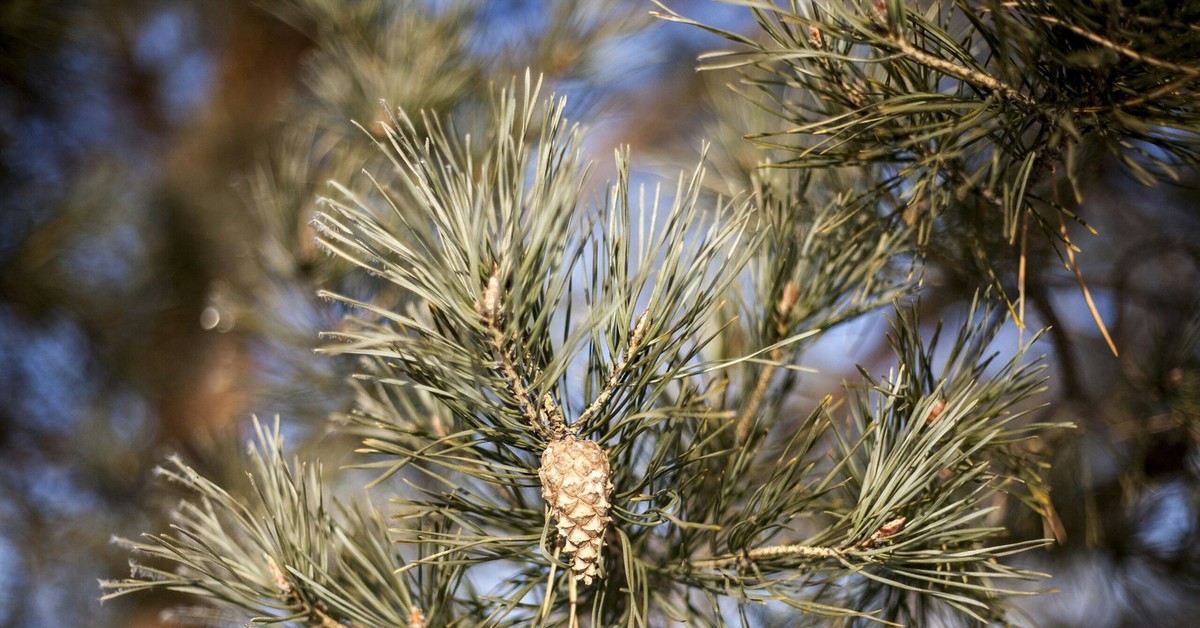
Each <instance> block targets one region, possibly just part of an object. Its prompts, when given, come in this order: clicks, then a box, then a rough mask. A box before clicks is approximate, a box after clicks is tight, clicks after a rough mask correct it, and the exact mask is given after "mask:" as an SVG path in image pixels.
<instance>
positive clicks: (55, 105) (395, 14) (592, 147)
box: [0, 0, 1200, 627]
mask: <svg viewBox="0 0 1200 628" xmlns="http://www.w3.org/2000/svg"><path fill="white" fill-rule="evenodd" d="M670 5H671V7H672V8H674V9H676V10H678V11H679V12H681V13H684V14H686V15H689V16H690V17H694V18H696V19H698V20H699V21H701V22H705V23H710V24H718V25H720V26H722V27H724V28H732V29H736V30H740V31H742V32H746V33H753V32H754V24H753V22H752V20H750V19H749V16H748V15H747V14H746V13H745V11H744V9H740V8H738V7H730V6H727V5H722V4H717V3H712V2H707V1H701V0H690V1H685V0H675V1H673V2H671V3H670ZM652 8H653V7H652V6H650V5H649V4H648V3H645V2H638V1H634V0H627V1H613V2H586V1H582V0H581V1H579V2H566V1H564V2H541V1H537V0H527V1H521V0H507V1H492V2H477V3H470V2H431V1H425V0H420V1H418V0H402V1H389V2H383V1H378V2H376V1H371V0H359V1H351V0H347V1H336V0H111V1H107V2H94V1H91V2H89V1H87V0H74V1H71V0H7V1H6V2H4V3H3V5H2V6H0V190H3V193H2V194H0V625H4V626H31V627H33V626H131V625H144V626H151V625H160V624H159V623H158V622H159V620H158V617H159V614H158V612H159V610H160V609H161V608H163V607H164V606H166V605H170V604H174V603H177V602H178V601H179V600H169V599H158V598H148V597H144V596H143V597H138V596H133V597H128V598H123V599H120V600H117V601H113V602H108V603H106V604H104V605H101V604H100V603H99V601H98V598H99V596H100V591H99V589H98V587H97V585H96V582H97V580H98V579H106V578H115V577H121V576H123V575H125V573H127V569H128V568H127V566H126V564H125V563H126V560H127V556H126V554H125V552H124V551H123V550H120V549H119V548H116V547H115V546H113V545H111V544H110V543H109V539H110V537H112V536H113V535H120V536H127V537H133V536H136V535H137V534H138V533H140V532H142V531H148V530H158V529H162V528H163V527H165V525H166V519H165V516H166V512H167V511H168V509H169V508H170V506H171V505H172V504H173V503H174V501H175V500H176V499H177V498H178V495H177V494H173V493H172V492H171V490H170V489H169V487H164V486H163V485H162V484H161V483H159V482H156V481H155V479H154V476H153V473H152V470H153V468H154V466H155V465H156V464H158V463H159V462H161V461H162V460H163V458H164V457H165V456H166V455H168V454H171V453H176V452H178V453H181V454H182V455H184V456H185V458H187V459H188V460H189V461H191V462H192V463H193V464H194V465H195V466H196V467H197V468H199V469H201V470H203V471H204V472H205V473H207V474H209V475H210V476H212V477H214V478H216V479H218V480H221V479H222V478H224V481H227V482H228V483H229V484H230V485H235V484H237V483H238V482H239V481H240V480H238V479H237V478H239V477H240V473H241V454H242V452H243V451H244V441H245V435H246V434H245V432H244V429H245V426H246V422H247V419H248V417H249V416H250V415H251V414H258V415H259V416H272V415H274V414H277V413H278V414H280V415H281V416H283V417H284V419H285V421H286V424H287V425H288V429H289V430H290V431H291V432H294V433H295V434H296V435H298V436H299V437H300V438H298V439H295V440H294V441H293V442H302V443H304V444H303V447H305V448H310V449H313V450H319V451H320V452H321V456H322V458H323V459H324V460H325V461H326V462H325V466H326V468H327V469H333V468H335V467H336V466H338V465H339V464H341V463H344V462H345V461H346V459H347V456H346V454H347V452H348V450H349V449H350V448H351V447H352V446H353V444H354V443H353V442H349V441H348V439H345V438H339V436H338V434H337V433H336V431H335V430H331V429H329V428H328V427H327V425H328V424H327V423H326V418H327V417H329V416H330V415H333V414H336V413H337V412H339V411H340V410H343V409H344V408H345V407H346V406H347V404H348V403H349V402H350V400H351V396H352V391H351V390H350V388H349V387H348V386H344V385H342V383H343V382H344V381H345V378H346V377H347V375H348V374H349V373H350V372H351V370H352V367H353V364H351V363H347V362H345V361H339V360H338V359H334V358H329V357H325V356H318V355H315V354H314V352H313V349H314V347H316V346H317V345H318V344H319V340H318V338H317V334H318V332H319V331H321V330H324V329H332V328H335V327H336V326H337V324H338V320H339V318H340V316H341V314H342V313H341V312H339V311H337V310H336V309H335V308H334V307H333V306H332V305H331V304H328V303H325V302H322V301H320V300H319V299H317V298H316V296H315V292H316V290H317V289H318V288H336V289H338V290H339V291H341V292H343V293H347V294H354V293H355V291H356V290H361V291H369V290H375V289H376V287H374V286H371V285H364V283H369V282H370V280H369V279H366V278H362V277H357V276H355V275H353V274H351V273H349V272H348V269H346V268H343V267H340V266H339V265H338V264H337V262H336V261H334V260H329V259H327V258H324V257H323V256H322V255H321V254H320V253H319V252H318V251H317V250H316V249H315V247H314V245H313V243H312V241H311V233H310V227H309V224H308V223H309V217H310V216H311V212H312V211H313V210H314V209H315V208H316V206H317V197H318V196H319V195H321V194H327V193H329V188H328V187H327V184H326V182H327V181H328V180H330V179H333V180H338V181H341V182H345V183H347V184H348V185H351V187H353V185H355V184H354V183H353V181H354V180H355V177H354V175H355V173H356V172H358V171H359V170H360V169H361V168H363V167H365V166H369V165H370V163H371V161H372V160H374V159H377V158H378V157H377V156H376V154H375V152H374V150H373V148H372V147H371V146H370V144H369V142H368V141H366V139H367V138H366V136H365V134H364V132H363V131H362V130H360V129H359V128H357V127H356V126H355V125H354V124H353V123H352V121H356V122H357V123H359V124H361V125H362V126H363V127H368V128H370V127H371V126H372V125H374V124H375V123H376V122H377V121H379V120H381V119H382V118H383V116H384V115H385V112H386V110H385V109H384V108H383V107H382V106H381V105H380V104H379V100H380V99H385V100H386V101H387V102H388V103H389V105H391V106H392V107H400V108H403V109H405V110H406V111H417V110H420V109H429V110H432V111H439V112H448V113H453V114H455V115H456V116H460V117H461V119H463V120H466V121H468V122H464V124H466V125H468V126H469V120H470V119H471V115H470V112H472V111H477V110H481V109H485V108H486V102H487V100H488V97H489V94H490V92H491V90H492V89H493V88H492V85H494V84H495V85H506V84H508V82H509V81H510V80H511V78H512V77H513V76H515V75H520V74H523V73H524V69H525V68H526V67H529V68H532V69H533V71H534V72H535V73H539V72H540V73H543V74H544V75H545V77H546V82H547V89H546V91H547V92H549V91H556V92H557V93H558V94H560V95H566V96H567V97H568V98H569V102H570V112H569V113H570V115H571V116H572V117H573V118H574V119H577V120H579V121H581V122H582V123H583V124H584V125H586V126H587V127H588V128H589V134H588V136H587V139H586V143H585V149H586V150H587V151H588V153H589V155H590V156H591V157H592V158H593V159H594V160H595V161H596V163H597V167H596V169H595V171H594V172H593V176H592V179H591V185H592V187H593V189H595V190H597V194H598V195H602V187H601V186H602V185H603V182H604V180H605V178H606V175H607V174H608V172H609V169H610V165H609V164H610V163H611V155H612V149H613V147H615V146H616V145H618V144H630V145H632V148H633V155H634V157H635V159H636V161H637V162H638V163H641V164H643V168H644V169H645V170H646V171H652V170H655V168H656V167H659V166H663V167H667V166H670V167H673V166H675V165H678V164H688V163H694V161H695V159H696V157H697V155H698V153H699V148H700V144H701V140H703V139H715V140H718V144H717V148H716V149H715V151H725V152H724V153H722V155H721V159H726V160H730V161H733V162H737V160H738V159H742V160H743V161H748V163H750V164H752V163H753V152H752V151H750V150H749V149H748V148H746V147H740V148H739V147H737V146H733V145H731V144H729V143H725V144H722V143H720V139H721V138H720V135H721V134H722V133H724V132H726V131H727V130H728V129H727V126H728V121H727V120H725V119H724V118H723V116H728V115H729V114H728V111H727V109H728V108H729V107H731V106H732V107H737V106H738V105H736V104H735V105H730V104H729V103H730V101H729V99H728V98H724V97H722V96H721V95H720V94H721V90H722V87H721V84H722V83H723V82H727V81H732V80H736V77H734V76H732V75H713V74H707V73H706V74H699V73H697V72H695V71H694V67H695V57H696V55H697V54H699V53H700V52H703V51H705V50H708V49H712V48H717V47H722V46H723V42H722V41H721V40H719V39H716V38H715V37H712V36H709V35H705V34H704V33H702V32H701V31H699V30H697V29H690V28H686V27H683V26H680V25H677V24H669V23H663V22H658V21H656V20H654V19H653V18H651V17H650V16H649V15H648V12H649V10H651V9H652ZM722 103H724V104H722ZM722 107H725V108H726V109H722ZM751 130H755V129H742V131H741V132H749V131H751ZM714 136H716V137H714ZM726 149H728V150H726ZM743 165H745V164H743ZM1196 183H1197V178H1196V173H1188V174H1187V176H1185V177H1184V179H1183V180H1182V181H1181V182H1179V183H1178V184H1176V185H1170V186H1168V185H1160V186H1158V187H1156V188H1153V189H1151V190H1147V189H1146V188H1143V187H1141V186H1140V185H1139V184H1138V183H1137V182H1135V181H1134V180H1133V179H1132V178H1130V177H1128V176H1127V175H1125V174H1124V172H1123V171H1122V169H1121V168H1120V167H1118V166H1116V165H1115V164H1112V163H1108V162H1107V161H1106V160H1104V159H1097V160H1096V163H1094V164H1092V165H1090V166H1089V176H1088V184H1087V187H1086V189H1085V190H1084V198H1085V199H1087V202H1086V204H1085V205H1084V206H1083V207H1081V208H1079V209H1078V211H1079V212H1080V213H1081V214H1082V215H1083V216H1084V217H1085V218H1086V219H1087V220H1088V221H1089V222H1090V223H1091V224H1092V225H1094V226H1095V227H1096V228H1097V230H1098V232H1099V234H1100V235H1098V236H1092V235H1089V234H1087V232H1085V231H1083V230H1082V229H1080V230H1079V233H1078V234H1076V235H1074V237H1075V239H1076V240H1077V241H1078V242H1079V243H1080V245H1081V246H1082V248H1083V251H1084V252H1083V253H1082V254H1081V257H1080V263H1081V267H1082V268H1083V271H1084V275H1085V277H1086V279H1087V282H1088V286H1089V287H1090V288H1091V290H1092V292H1093V295H1094V296H1095V297H1096V299H1097V306H1098V309H1099V311H1100V312H1101V313H1102V314H1103V315H1104V317H1105V320H1106V322H1108V324H1109V327H1110V329H1111V330H1112V332H1113V336H1114V339H1115V342H1116V344H1117V346H1118V347H1119V349H1120V350H1121V356H1120V358H1116V357H1113V355H1112V354H1111V353H1110V352H1109V351H1108V349H1107V347H1106V345H1105V343H1104V341H1103V340H1102V339H1101V338H1100V335H1099V332H1098V330H1097V327H1096V325H1095V323H1094V322H1093V321H1092V318H1091V315H1090V314H1089V312H1088V310H1087V308H1086V306H1085V305H1084V302H1083V299H1082V296H1081V295H1080V292H1079V288H1078V285H1077V284H1076V280H1075V277H1074V276H1073V275H1072V274H1071V273H1070V272H1068V271H1067V270H1066V269H1064V268H1063V266H1062V264H1061V263H1059V262H1058V261H1057V259H1056V257H1055V254H1054V253H1053V251H1050V250H1049V249H1047V250H1043V251H1033V252H1032V253H1031V255H1032V256H1033V257H1034V258H1035V259H1034V261H1035V263H1033V264H1031V269H1032V270H1031V272H1030V275H1029V277H1027V290H1028V293H1027V294H1028V299H1029V307H1030V312H1029V319H1030V321H1031V327H1033V328H1037V327H1041V326H1045V325H1052V326H1053V331H1052V332H1051V333H1050V334H1048V335H1047V337H1046V338H1045V339H1044V340H1043V341H1041V343H1040V345H1039V346H1038V347H1037V349H1035V351H1034V353H1045V354H1046V355H1047V356H1048V362H1049V363H1050V364H1051V366H1052V369H1051V377H1052V378H1053V379H1052V390H1051V392H1050V393H1049V394H1048V395H1047V396H1046V397H1045V398H1044V399H1043V400H1044V401H1046V402H1048V403H1049V404H1050V405H1049V407H1048V408H1047V409H1045V410H1043V411H1042V412H1043V413H1044V414H1045V415H1046V418H1048V419H1051V420H1067V421H1073V422H1075V423H1076V424H1078V425H1079V427H1080V429H1078V430H1076V431H1074V432H1072V433H1070V434H1063V435H1062V436H1061V437H1060V438H1058V439H1057V440H1054V441H1051V442H1047V443H1045V446H1047V447H1051V448H1053V449H1052V453H1053V456H1054V458H1055V461H1056V465H1057V466H1056V467H1055V471H1054V472H1053V473H1052V474H1051V477H1052V495H1053V499H1054V503H1055V506H1056V508H1057V515H1058V516H1057V518H1056V519H1055V520H1054V521H1052V522H1050V523H1047V524H1043V522H1042V521H1040V520H1036V519H1034V518H1032V517H1025V518H1021V517H1014V518H1013V520H1012V521H1011V522H1010V525H1011V526H1012V527H1013V529H1014V534H1018V535H1041V534H1049V535H1052V536H1055V537H1057V538H1059V540H1060V544H1059V545H1058V546H1056V547H1055V548H1053V549H1051V550H1050V551H1048V552H1045V553H1041V554H1036V555H1027V556H1025V557H1023V558H1022V559H1021V560H1023V561H1025V562H1026V564H1027V565H1032V566H1035V567H1038V568H1040V569H1042V570H1044V571H1047V572H1050V573H1053V574H1055V575H1056V576H1058V578H1057V579H1056V580H1055V581H1053V582H1052V585H1053V586H1055V587H1056V588H1057V589H1058V590H1059V592H1058V593H1054V594H1050V595H1045V596H1041V597H1038V598H1031V599H1028V600H1026V601H1023V602H1022V609H1023V610H1024V612H1026V613H1027V615H1028V618H1029V619H1030V621H1031V623H1033V624H1034V625H1040V626H1055V625H1061V626H1072V625H1082V624H1084V623H1087V624H1089V625H1091V626H1093V627H1097V626H1121V625H1130V624H1136V623H1139V621H1138V620H1139V618H1141V619H1145V618H1147V617H1153V618H1155V620H1156V621H1155V623H1156V624H1157V625H1160V626H1161V625H1180V626H1182V625H1189V623H1188V620H1189V619H1191V618H1194V617H1195V613H1196V612H1200V561H1197V560H1196V559H1197V558H1198V553H1200V499H1197V497H1198V495H1200V493H1198V491H1197V489H1198V487H1200V483H1198V482H1197V479H1198V478H1200V448H1198V447H1197V443H1198V442H1200V429H1198V426H1200V318H1197V299H1198V298H1200V212H1197V211H1196V204H1197V201H1198V199H1200V197H1198V196H1197V192H1196V187H1195V184H1196ZM1005 246H1006V245H1004V244H1003V243H998V244H997V251H996V252H995V254H994V255H992V256H991V257H992V259H997V260H1008V261H1013V260H1015V258H1016V256H1015V252H1013V251H1011V250H1009V249H1007V248H1005ZM953 248H954V247H952V246H947V247H946V252H945V253H944V254H941V255H939V254H934V255H931V256H930V257H931V260H932V263H933V265H932V266H931V269H930V271H929V274H928V277H927V281H926V284H925V286H924V287H923V288H922V298H923V299H924V303H925V305H926V308H927V309H926V314H925V315H924V318H925V319H926V320H929V321H933V320H936V319H937V318H938V316H939V314H940V313H944V315H945V316H947V317H951V318H952V317H953V316H955V315H957V314H960V313H961V310H962V304H963V302H964V300H966V301H969V300H970V298H971V296H972V294H973V292H974V287H975V286H976V285H978V283H979V276H978V273H979V272H981V271H979V269H972V268H970V267H969V265H967V264H963V263H961V260H960V259H956V258H955V256H954V254H953ZM1009 270H1014V271H1015V262H1014V263H1013V268H1011V269H1009ZM1011 274H1012V276H1011V277H1008V276H1006V277H1005V278H1004V279H1003V281H1004V283H1005V285H1006V286H1014V289H1013V293H1015V285H1016V284H1015V272H1013V273H1011ZM884 330H885V326H884V325H883V324H882V322H881V320H869V321H866V322H864V323H862V324H858V325H854V326H853V327H852V328H850V329H843V330H834V332H833V333H831V334H829V337H828V339H827V340H826V341H825V342H824V343H823V344H822V345H818V347H817V348H816V349H814V350H813V352H812V355H811V359H810V360H807V361H806V362H807V364H808V365H810V366H814V367H817V368H819V369H820V370H821V374H820V375H819V376H816V377H814V379H813V383H811V384H807V386H809V387H812V388H827V389H828V390H826V392H835V391H836V387H837V385H838V383H839V382H840V381H841V380H842V378H843V377H850V376H851V374H852V373H853V368H852V367H853V363H854V362H856V361H857V362H863V363H866V364H874V363H877V362H880V361H883V360H885V359H886V351H885V347H886V345H885V343H883V342H882V340H883V332H884ZM1016 336H1017V334H1016V332H1015V330H1014V331H1013V333H1012V334H1011V335H1010V337H1002V338H1001V339H1000V340H999V341H998V342H1000V343H1008V344H1007V345H1006V346H1005V347H1002V350H1011V349H1012V348H1015V346H1016V343H1017V339H1016ZM846 347H851V349H852V350H850V351H847V350H846Z"/></svg>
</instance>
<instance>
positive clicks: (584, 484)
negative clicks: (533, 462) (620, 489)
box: [538, 434, 612, 584]
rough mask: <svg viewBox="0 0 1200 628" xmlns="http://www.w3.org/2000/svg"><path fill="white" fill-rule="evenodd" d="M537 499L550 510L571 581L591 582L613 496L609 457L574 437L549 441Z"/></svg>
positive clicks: (594, 575) (597, 563)
mask: <svg viewBox="0 0 1200 628" xmlns="http://www.w3.org/2000/svg"><path fill="white" fill-rule="evenodd" d="M538 475H539V476H540V477H541V479H542V497H543V498H544V499H545V500H546V503H547V504H550V507H551V508H552V509H553V511H554V523H555V527H557V528H558V536H559V538H561V539H562V543H563V551H565V552H566V553H568V554H570V555H571V556H572V557H573V561H572V563H571V571H572V572H573V573H574V576H575V579H576V580H583V583H584V584H591V583H592V579H593V578H595V577H596V576H597V574H598V573H599V571H600V548H601V547H603V546H604V530H605V528H606V527H607V526H608V507H609V503H608V496H609V495H610V494H612V482H611V481H610V480H609V467H608V455H607V454H605V453H604V450H603V449H601V448H600V445H597V444H596V443H595V442H594V441H590V440H584V439H582V438H579V437H578V436H575V435H574V434H567V435H565V436H564V437H563V438H561V439H558V440H554V441H552V442H551V443H550V444H549V445H548V446H547V447H546V451H545V452H544V453H543V454H542V467H541V468H540V469H538Z"/></svg>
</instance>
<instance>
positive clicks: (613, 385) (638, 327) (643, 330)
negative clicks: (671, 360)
mask: <svg viewBox="0 0 1200 628" xmlns="http://www.w3.org/2000/svg"><path fill="white" fill-rule="evenodd" d="M650 323H651V320H650V313H649V312H642V315H641V316H639V317H638V319H637V322H636V323H635V324H634V326H633V333H631V334H630V335H629V347H628V348H627V349H626V350H625V352H624V353H623V354H622V355H621V358H620V359H619V360H617V364H616V365H615V366H614V367H613V370H612V373H610V374H609V376H608V381H606V382H605V383H604V390H601V391H600V394H599V395H596V400H595V401H593V402H592V403H591V405H589V406H588V407H587V409H585V410H584V411H583V414H581V415H579V419H578V420H577V421H575V425H585V424H587V422H588V421H589V420H591V419H592V417H594V416H596V413H597V412H599V411H600V409H601V408H603V407H604V404H605V403H608V400H609V398H611V397H612V396H613V393H615V392H616V390H617V386H618V385H619V384H620V383H621V378H622V377H624V375H625V372H626V370H627V369H628V368H629V365H630V363H632V362H633V357H634V356H635V355H637V352H638V351H639V350H641V348H642V343H643V342H645V340H646V334H647V333H648V332H649V331H650Z"/></svg>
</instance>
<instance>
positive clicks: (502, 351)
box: [475, 267, 566, 438]
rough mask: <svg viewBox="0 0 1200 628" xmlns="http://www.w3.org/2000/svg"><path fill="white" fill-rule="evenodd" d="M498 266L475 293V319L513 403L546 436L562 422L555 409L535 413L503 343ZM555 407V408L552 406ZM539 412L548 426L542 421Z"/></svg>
mask: <svg viewBox="0 0 1200 628" xmlns="http://www.w3.org/2000/svg"><path fill="white" fill-rule="evenodd" d="M500 305H501V303H500V270H499V268H498V267H497V268H494V269H493V270H492V276H491V278H490V279H488V282H487V286H486V287H484V289H483V294H481V295H480V296H479V301H478V302H477V303H476V304H475V308H476V310H477V311H478V312H479V319H480V321H482V322H483V326H484V328H485V329H486V330H487V339H488V344H490V345H491V348H492V355H493V356H494V357H495V359H496V362H497V363H498V366H499V368H500V373H501V374H502V375H503V376H504V381H505V383H506V384H507V385H508V389H509V392H511V393H512V394H513V396H514V397H516V399H517V405H519V406H520V407H521V415H522V416H524V417H525V421H526V422H528V423H529V425H530V427H532V428H533V429H534V431H536V432H537V433H538V434H539V435H541V436H543V437H546V438H549V437H550V436H551V435H552V434H554V433H557V432H558V431H560V430H565V429H566V426H565V424H564V423H563V420H562V415H561V414H559V413H557V411H555V412H554V413H550V412H545V413H539V412H538V408H537V406H536V405H535V404H534V400H533V394H532V393H531V392H530V391H529V387H528V386H526V384H525V379H524V378H523V377H522V376H521V374H520V373H519V372H518V370H517V365H516V363H515V362H513V359H512V352H511V351H510V350H509V349H508V348H507V347H506V346H505V344H506V343H505V340H504V330H503V329H502V328H501V320H500ZM542 401H543V405H546V399H543V400H542ZM553 404H554V401H553V399H550V401H549V406H550V407H549V408H547V409H550V408H553ZM554 409H555V410H557V408H554ZM543 416H545V418H546V422H547V423H549V426H547V425H546V424H544V423H543Z"/></svg>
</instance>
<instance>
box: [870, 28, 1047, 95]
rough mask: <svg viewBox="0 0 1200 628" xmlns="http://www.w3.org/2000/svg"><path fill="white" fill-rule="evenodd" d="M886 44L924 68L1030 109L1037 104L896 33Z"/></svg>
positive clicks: (1004, 85) (1010, 88) (889, 37)
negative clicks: (915, 44)
mask: <svg viewBox="0 0 1200 628" xmlns="http://www.w3.org/2000/svg"><path fill="white" fill-rule="evenodd" d="M887 43H888V44H890V45H891V46H892V47H893V48H895V49H897V50H899V51H900V52H901V53H903V54H905V55H906V56H908V57H911V58H912V59H913V60H915V61H917V62H918V63H920V64H922V65H925V66H926V67H930V68H933V69H935V70H937V71H938V72H941V73H943V74H946V75H949V76H953V77H955V78H957V79H959V80H961V81H966V82H967V83H971V84H972V85H975V86H978V87H980V88H982V89H985V90H987V91H989V92H992V93H995V94H999V95H1001V96H1004V97H1005V98H1008V99H1009V100H1012V101H1015V102H1018V103H1020V104H1022V105H1026V106H1029V107H1032V106H1034V105H1036V104H1037V102H1036V101H1034V100H1033V99H1032V98H1030V97H1029V96H1027V95H1026V94H1025V93H1024V92H1022V91H1020V90H1018V89H1017V88H1015V87H1013V86H1012V85H1009V84H1008V83H1005V82H1004V81H1002V80H1000V79H998V78H996V77H994V76H992V75H991V74H987V73H985V72H981V71H979V70H972V69H971V68H965V67H963V66H961V65H957V64H955V63H953V62H951V61H947V60H946V59H943V58H941V57H936V56H934V55H931V54H929V53H928V52H925V51H924V50H921V49H920V48H917V47H916V46H914V45H913V44H912V42H910V41H908V40H907V39H905V38H903V37H901V36H900V35H898V34H896V33H892V32H889V33H888V34H887Z"/></svg>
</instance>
